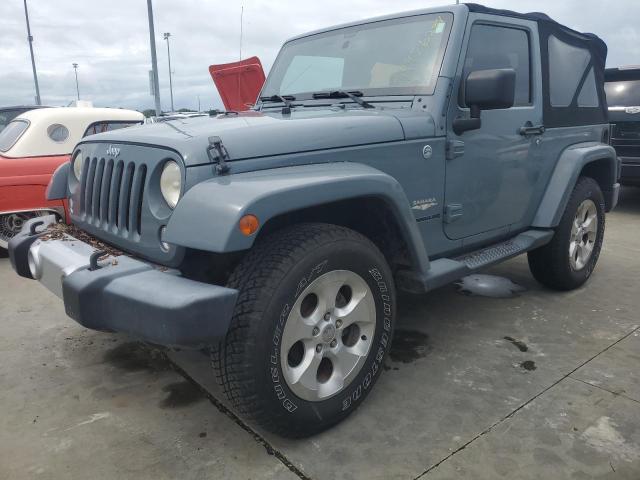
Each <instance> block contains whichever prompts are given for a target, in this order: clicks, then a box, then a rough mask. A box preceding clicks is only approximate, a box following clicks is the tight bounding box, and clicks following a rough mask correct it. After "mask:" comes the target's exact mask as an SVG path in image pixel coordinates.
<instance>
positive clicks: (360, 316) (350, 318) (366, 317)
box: [336, 290, 376, 329]
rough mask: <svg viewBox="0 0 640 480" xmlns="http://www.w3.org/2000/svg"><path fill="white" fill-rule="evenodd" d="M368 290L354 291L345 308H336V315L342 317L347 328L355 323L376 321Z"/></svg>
mask: <svg viewBox="0 0 640 480" xmlns="http://www.w3.org/2000/svg"><path fill="white" fill-rule="evenodd" d="M367 295H368V292H367V291H366V290H362V291H360V292H358V293H357V296H356V292H354V293H353V296H352V297H351V301H350V302H349V303H348V304H347V305H345V306H344V307H343V308H336V316H337V317H339V318H341V319H342V328H343V329H344V328H347V327H348V326H349V325H351V324H353V323H357V324H361V323H371V322H375V320H376V319H375V312H372V311H371V302H369V301H368V300H369V299H368V298H366V297H367Z"/></svg>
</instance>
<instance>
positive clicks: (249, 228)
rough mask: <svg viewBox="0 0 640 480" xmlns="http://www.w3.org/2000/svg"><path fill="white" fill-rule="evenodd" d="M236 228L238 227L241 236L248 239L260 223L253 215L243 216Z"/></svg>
mask: <svg viewBox="0 0 640 480" xmlns="http://www.w3.org/2000/svg"><path fill="white" fill-rule="evenodd" d="M238 226H239V227H240V231H241V232H242V234H243V235H245V236H247V237H248V236H249V235H253V234H254V233H256V232H257V231H258V227H259V226H260V222H259V221H258V217H256V216H255V215H245V216H244V217H242V218H241V219H240V222H239V223H238Z"/></svg>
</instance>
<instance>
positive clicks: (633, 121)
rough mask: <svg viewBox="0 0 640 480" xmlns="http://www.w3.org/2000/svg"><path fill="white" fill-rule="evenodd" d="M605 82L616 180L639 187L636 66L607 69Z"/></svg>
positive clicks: (639, 72)
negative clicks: (617, 167)
mask: <svg viewBox="0 0 640 480" xmlns="http://www.w3.org/2000/svg"><path fill="white" fill-rule="evenodd" d="M605 82H606V83H605V91H606V93H607V103H608V104H609V121H610V122H611V145H612V146H613V147H614V148H615V149H616V153H617V154H618V156H619V157H620V160H621V161H622V172H621V175H620V183H622V184H623V185H635V186H640V66H634V67H620V68H608V69H607V70H606V71H605Z"/></svg>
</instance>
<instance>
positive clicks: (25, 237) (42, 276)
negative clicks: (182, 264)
mask: <svg viewBox="0 0 640 480" xmlns="http://www.w3.org/2000/svg"><path fill="white" fill-rule="evenodd" d="M46 218H47V219H49V221H51V220H52V217H46ZM37 220H40V221H41V220H42V219H37ZM34 223H36V222H34V221H30V222H28V223H27V224H26V225H25V228H24V230H23V233H21V234H20V235H18V236H16V237H15V238H13V239H12V240H11V241H10V242H9V255H10V257H11V264H12V266H13V268H14V269H15V270H16V272H17V273H18V274H20V275H22V276H24V277H27V278H34V276H35V277H36V279H37V280H38V281H40V283H42V284H43V285H44V286H45V287H47V288H48V289H49V290H50V291H51V292H53V293H54V294H56V295H57V296H58V297H60V298H62V299H63V301H64V306H65V310H66V313H67V315H69V316H70V317H71V318H73V319H74V320H75V321H77V322H78V323H79V324H81V325H83V326H85V327H87V328H90V329H93V330H100V331H108V332H123V333H127V334H129V335H131V336H132V337H135V338H137V339H139V340H143V341H147V342H151V343H156V344H161V345H173V346H188V347H200V346H203V345H207V344H210V343H212V342H216V341H218V340H220V339H221V338H223V337H224V336H225V335H226V332H227V329H228V327H229V323H230V321H231V316H232V315H233V309H234V307H235V303H236V299H237V295H238V292H237V290H233V289H230V288H225V287H221V286H217V285H210V284H207V283H202V282H197V281H194V280H190V279H187V278H184V277H182V276H180V274H179V272H178V271H177V270H171V269H166V268H164V267H159V266H157V265H154V264H151V263H147V262H143V261H140V260H137V259H134V258H131V257H128V256H126V255H120V256H109V257H106V258H105V259H102V260H100V261H99V262H98V263H97V268H92V267H91V256H92V254H94V253H95V252H96V250H95V249H94V248H93V247H92V246H91V245H89V244H87V243H84V242H82V241H80V240H77V239H76V238H74V237H71V236H70V235H67V234H65V235H64V238H61V239H56V240H53V239H48V238H47V235H46V233H44V234H43V233H31V230H32V229H31V225H33V224H34Z"/></svg>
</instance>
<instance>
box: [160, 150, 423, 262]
mask: <svg viewBox="0 0 640 480" xmlns="http://www.w3.org/2000/svg"><path fill="white" fill-rule="evenodd" d="M361 197H377V198H380V199H382V200H384V201H385V202H386V203H387V204H388V205H389V207H390V208H391V210H392V212H393V214H394V216H395V218H396V221H397V223H398V225H399V227H400V230H401V234H402V235H403V237H404V239H405V242H406V243H407V245H408V248H409V251H410V255H411V257H412V260H413V262H414V266H415V269H416V270H417V271H421V272H426V271H427V270H428V268H429V259H428V257H427V254H426V251H425V247H424V242H423V240H422V237H421V235H420V232H419V231H418V227H417V224H416V221H415V219H414V216H413V214H412V213H411V209H410V208H409V201H408V199H407V197H406V195H405V193H404V190H403V189H402V187H401V186H400V184H399V183H398V181H397V180H395V179H394V178H393V177H391V176H390V175H387V174H386V173H383V172H381V171H380V170H377V169H375V168H372V167H369V166H366V165H363V164H359V163H349V162H342V163H331V164H322V165H319V164H315V165H301V166H293V167H284V168H278V169H270V170H262V171H256V172H248V173H240V174H236V175H228V176H220V177H215V178H212V179H210V180H207V181H204V182H202V183H200V184H198V185H196V186H194V187H193V188H191V189H190V190H188V191H187V193H186V194H185V195H184V197H183V198H182V199H181V200H180V201H179V202H178V205H177V207H176V209H175V211H174V212H173V215H172V216H171V219H170V220H169V223H168V224H167V230H166V232H165V234H164V237H163V238H164V240H165V241H167V242H169V243H173V244H176V245H181V246H184V247H188V248H195V249H199V250H205V251H210V252H217V253H224V252H235V251H241V250H247V249H249V248H251V246H252V245H253V242H254V241H255V237H256V234H254V235H251V236H249V237H247V236H244V235H243V234H242V233H241V232H240V230H239V228H238V222H239V220H240V218H242V216H244V215H246V214H253V215H256V216H257V217H258V218H259V220H260V224H261V225H264V224H266V223H267V221H268V220H269V219H271V218H273V217H275V216H278V215H281V214H284V213H288V212H292V211H295V210H300V209H303V208H308V207H313V206H318V205H323V204H327V203H331V202H335V201H339V200H348V199H350V198H361Z"/></svg>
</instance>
